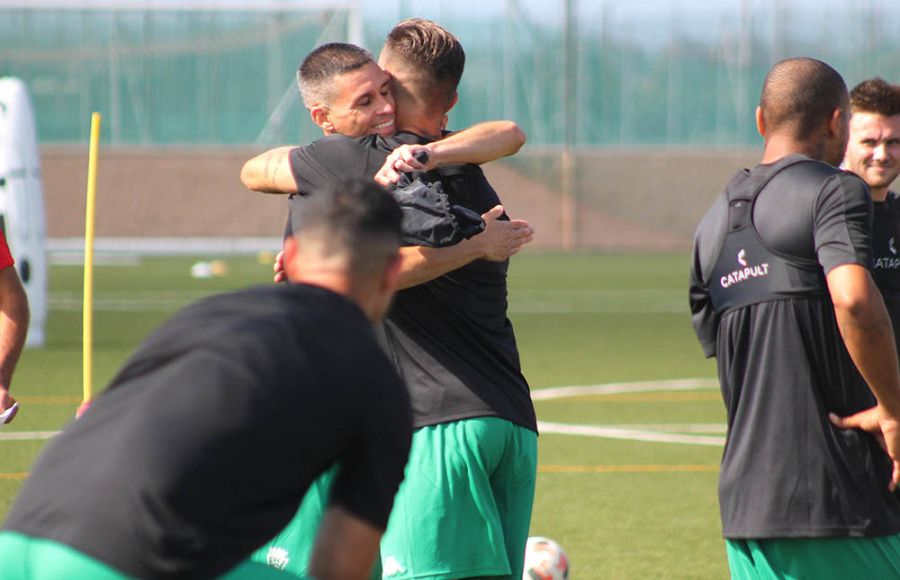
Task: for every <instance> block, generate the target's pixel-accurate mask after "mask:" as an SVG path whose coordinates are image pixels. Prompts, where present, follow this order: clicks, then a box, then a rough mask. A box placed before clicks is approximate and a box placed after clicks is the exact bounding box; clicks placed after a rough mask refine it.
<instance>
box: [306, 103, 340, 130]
mask: <svg viewBox="0 0 900 580" xmlns="http://www.w3.org/2000/svg"><path fill="white" fill-rule="evenodd" d="M309 116H310V118H312V122H313V123H315V124H316V125H318V126H319V127H321V128H322V131H324V132H325V134H326V135H332V134H334V124H333V123H332V122H331V115H329V112H328V107H326V106H325V105H321V104H317V105H313V106H312V107H310V108H309Z"/></svg>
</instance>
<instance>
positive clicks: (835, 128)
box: [828, 107, 845, 137]
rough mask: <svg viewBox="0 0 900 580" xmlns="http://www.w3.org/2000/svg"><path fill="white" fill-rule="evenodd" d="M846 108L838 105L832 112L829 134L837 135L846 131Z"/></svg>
mask: <svg viewBox="0 0 900 580" xmlns="http://www.w3.org/2000/svg"><path fill="white" fill-rule="evenodd" d="M844 122H845V121H844V110H843V109H841V108H840V107H838V108H837V109H835V110H834V111H832V113H831V119H830V120H829V121H828V136H829V137H836V136H838V135H840V134H841V133H842V132H843V131H844Z"/></svg>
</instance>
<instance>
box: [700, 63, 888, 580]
mask: <svg viewBox="0 0 900 580" xmlns="http://www.w3.org/2000/svg"><path fill="white" fill-rule="evenodd" d="M849 119H850V107H849V98H848V93H847V88H846V85H845V84H844V80H843V79H842V78H841V76H840V75H839V74H838V73H837V72H836V71H835V70H834V69H833V68H831V67H830V66H828V65H827V64H825V63H823V62H821V61H818V60H814V59H810V58H794V59H788V60H785V61H781V62H779V63H777V64H775V65H774V66H773V67H772V69H771V70H770V71H769V73H768V75H767V76H766V80H765V83H764V85H763V90H762V96H761V98H760V106H759V108H758V109H757V113H756V121H757V127H758V129H759V132H760V134H761V135H762V136H763V138H764V140H765V147H764V151H763V157H762V160H761V162H760V163H759V164H758V165H756V166H755V167H753V168H752V169H749V170H742V171H739V172H738V173H737V175H735V177H734V178H733V179H732V180H731V183H729V184H728V186H727V188H726V190H725V193H724V194H723V195H722V196H721V197H719V199H718V200H717V201H716V202H715V203H714V205H713V206H712V208H711V209H710V210H709V211H708V212H707V214H706V216H705V217H704V218H703V221H702V222H701V224H700V226H699V227H698V229H697V233H696V235H695V238H694V251H693V264H692V271H691V286H690V304H691V311H692V314H693V324H694V330H695V331H696V333H697V336H698V338H699V339H700V343H701V344H702V346H703V350H704V353H705V354H706V355H707V356H715V357H716V358H717V362H718V369H719V381H720V383H721V388H722V393H723V396H724V399H725V406H726V410H727V416H728V435H727V438H726V444H725V451H724V454H723V457H722V467H721V472H720V475H719V504H720V511H721V517H722V530H723V535H724V536H725V539H726V547H727V553H728V563H729V568H730V571H731V575H732V578H736V579H743V578H784V577H786V576H789V577H793V578H816V579H839V578H840V579H846V578H898V577H900V536H898V534H900V501H898V498H897V496H896V495H895V493H894V489H895V487H896V485H897V482H898V480H900V464H898V462H897V460H898V459H900V373H898V363H897V353H896V348H895V345H894V337H893V333H892V330H891V324H890V320H889V318H888V314H887V312H886V310H885V307H884V303H883V302H882V299H881V295H880V294H879V292H878V289H877V288H876V286H875V283H874V282H873V280H872V276H871V275H870V273H869V269H868V266H869V263H870V259H871V236H872V233H871V232H872V204H871V200H870V198H869V193H868V191H867V188H866V186H865V183H864V182H863V181H862V180H861V179H859V178H858V177H857V176H855V175H852V174H851V173H847V172H843V171H841V170H839V169H837V168H836V167H834V166H835V165H837V164H839V163H840V162H841V160H842V159H843V157H844V151H845V148H846V146H847V140H848V123H849ZM840 417H846V418H844V419H841V418H840ZM882 447H884V448H886V450H887V454H886V453H885V449H883V448H882Z"/></svg>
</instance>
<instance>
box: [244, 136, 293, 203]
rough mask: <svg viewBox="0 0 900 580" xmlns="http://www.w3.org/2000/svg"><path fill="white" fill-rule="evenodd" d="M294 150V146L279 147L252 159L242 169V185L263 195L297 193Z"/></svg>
mask: <svg viewBox="0 0 900 580" xmlns="http://www.w3.org/2000/svg"><path fill="white" fill-rule="evenodd" d="M294 148H295V147H294V146H293V145H287V146H284V147H278V148H277V149H271V150H269V151H266V152H265V153H261V154H259V155H257V156H256V157H254V158H253V159H250V160H249V161H247V162H246V163H244V166H243V167H242V168H241V183H243V184H244V186H245V187H246V188H247V189H250V190H252V191H258V192H261V193H297V182H296V181H295V180H294V175H293V174H292V173H291V163H290V153H291V151H292V150H293V149H294Z"/></svg>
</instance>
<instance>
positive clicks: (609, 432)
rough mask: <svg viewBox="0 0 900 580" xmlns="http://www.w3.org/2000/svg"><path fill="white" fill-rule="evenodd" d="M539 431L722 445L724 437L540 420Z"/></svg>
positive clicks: (659, 441)
mask: <svg viewBox="0 0 900 580" xmlns="http://www.w3.org/2000/svg"><path fill="white" fill-rule="evenodd" d="M538 432H539V433H556V434H558V435H584V436H587V437H604V438H606V439H625V440H628V441H648V442H652V443H683V444H687V445H707V446H711V447H722V446H723V445H725V438H724V437H712V436H709V435H681V434H679V433H658V432H655V431H644V430H639V429H622V428H620V427H606V426H602V425H568V424H566V423H545V422H543V421H538Z"/></svg>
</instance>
